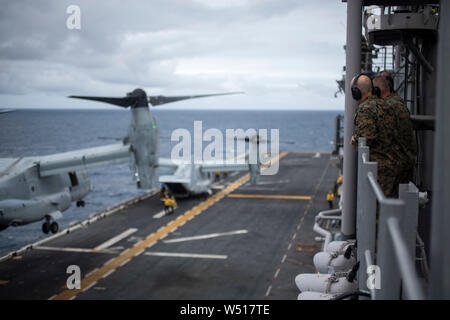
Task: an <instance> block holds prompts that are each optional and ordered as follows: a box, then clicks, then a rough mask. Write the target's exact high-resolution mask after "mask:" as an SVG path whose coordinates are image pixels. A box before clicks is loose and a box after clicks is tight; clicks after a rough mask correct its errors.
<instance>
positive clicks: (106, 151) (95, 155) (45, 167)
mask: <svg viewBox="0 0 450 320" xmlns="http://www.w3.org/2000/svg"><path fill="white" fill-rule="evenodd" d="M129 157H130V145H129V144H126V145H124V144H122V143H116V144H110V145H106V146H100V147H93V148H87V149H81V150H75V151H69V152H64V153H57V154H52V155H48V156H42V157H38V158H37V161H36V162H37V163H38V164H39V174H40V176H42V177H46V176H50V175H53V174H57V173H64V172H70V171H76V170H80V169H89V168H95V167H101V166H106V165H111V164H118V163H124V162H127V161H128V160H129Z"/></svg>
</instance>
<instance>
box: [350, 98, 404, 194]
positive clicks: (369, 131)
mask: <svg viewBox="0 0 450 320" xmlns="http://www.w3.org/2000/svg"><path fill="white" fill-rule="evenodd" d="M398 136H399V134H398V129H397V116H396V113H395V111H394V109H393V107H392V106H391V105H389V104H386V103H384V101H383V100H381V99H380V98H378V97H376V96H370V97H368V98H367V99H366V100H365V101H364V102H362V103H361V104H360V105H359V106H358V109H357V111H356V114H355V138H357V139H358V138H360V137H365V138H366V143H367V146H368V147H369V148H370V161H376V162H377V163H378V183H379V184H380V186H381V189H382V190H383V192H384V194H385V195H386V196H387V197H395V196H397V193H398V177H399V175H400V174H401V168H402V165H403V158H404V156H403V154H402V147H401V145H400V143H399V140H398Z"/></svg>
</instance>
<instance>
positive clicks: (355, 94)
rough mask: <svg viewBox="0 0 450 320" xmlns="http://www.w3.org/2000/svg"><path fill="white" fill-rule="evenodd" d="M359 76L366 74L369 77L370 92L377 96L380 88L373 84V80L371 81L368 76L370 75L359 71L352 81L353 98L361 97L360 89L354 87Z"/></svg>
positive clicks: (379, 93) (379, 94)
mask: <svg viewBox="0 0 450 320" xmlns="http://www.w3.org/2000/svg"><path fill="white" fill-rule="evenodd" d="M361 76H367V77H368V78H369V79H370V84H371V85H372V94H373V95H376V96H377V97H380V96H381V89H380V88H378V87H374V86H373V81H372V78H371V77H370V75H368V74H367V73H359V74H358V75H357V76H356V78H355V81H353V86H352V87H351V90H352V97H353V99H355V100H360V99H361V97H362V93H361V90H359V88H357V87H356V84H357V83H358V79H359V77H361Z"/></svg>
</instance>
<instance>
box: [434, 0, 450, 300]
mask: <svg viewBox="0 0 450 320" xmlns="http://www.w3.org/2000/svg"><path fill="white" fill-rule="evenodd" d="M440 10H441V12H440V22H439V29H440V30H439V46H438V60H437V65H438V67H437V68H436V71H437V81H436V82H437V92H436V131H435V140H434V141H435V142H434V170H433V199H432V200H433V211H432V216H431V220H432V225H431V228H432V230H431V254H430V256H431V261H430V266H431V274H430V287H429V289H430V291H429V294H430V298H431V299H450V271H449V270H450V269H449V266H450V231H449V230H450V214H449V213H450V197H449V193H450V170H449V168H448V165H449V163H450V126H449V125H448V124H449V123H450V108H449V104H450V88H449V84H450V63H449V61H450V3H448V1H441V7H440Z"/></svg>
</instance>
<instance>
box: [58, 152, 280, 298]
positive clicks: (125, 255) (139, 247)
mask: <svg viewBox="0 0 450 320" xmlns="http://www.w3.org/2000/svg"><path fill="white" fill-rule="evenodd" d="M287 154H288V153H287V152H281V153H280V154H279V155H278V156H277V157H274V159H272V160H270V162H272V161H279V160H280V159H281V158H283V157H284V156H286V155H287ZM249 179H250V174H249V173H247V174H246V175H245V176H243V177H242V178H240V179H238V180H236V181H235V182H233V183H232V184H231V185H229V186H228V187H226V188H225V189H223V190H222V191H220V192H219V193H216V194H215V195H213V196H211V197H210V198H208V199H207V200H205V201H203V202H201V203H200V204H198V205H197V206H195V207H194V208H192V209H191V210H188V211H187V212H185V213H184V214H183V215H182V216H179V217H178V218H177V219H175V220H173V221H171V222H169V223H168V224H167V225H166V226H165V227H163V228H161V229H159V230H158V231H156V232H154V233H152V234H151V235H149V236H148V237H147V238H145V239H144V240H142V241H140V242H138V243H136V244H135V245H134V246H133V247H132V248H131V249H128V250H125V251H124V252H122V253H121V254H120V255H119V256H118V257H116V258H113V259H111V260H110V261H108V263H105V264H104V265H103V266H102V267H100V268H99V269H98V270H97V271H95V272H93V273H92V274H91V275H89V276H86V277H85V278H84V279H83V280H81V288H84V289H71V290H69V289H68V290H64V291H63V292H61V293H60V294H58V295H56V296H55V297H53V299H52V300H69V299H73V298H74V297H75V296H77V295H78V294H79V293H80V292H82V290H87V289H88V288H90V286H92V285H93V283H96V282H97V281H98V280H100V279H102V278H103V276H104V275H105V274H107V273H108V272H111V270H115V269H117V268H118V267H120V265H121V264H122V263H124V262H125V261H126V260H128V259H131V258H133V257H135V256H136V255H138V254H139V253H141V252H142V251H143V250H145V249H146V248H148V247H149V246H152V245H154V244H155V243H156V241H158V240H159V239H161V237H163V236H164V235H167V234H168V233H170V232H172V231H174V230H175V229H177V228H178V227H179V226H180V224H182V223H183V222H186V221H187V220H189V218H191V217H194V216H196V215H198V214H199V213H200V212H202V211H203V210H204V209H206V208H207V207H209V206H210V205H212V204H214V203H216V202H217V201H219V200H220V199H222V198H224V197H225V196H226V195H227V194H229V193H231V192H232V191H233V190H235V189H236V188H238V187H239V186H241V185H242V184H244V183H245V182H247V181H248V180H249Z"/></svg>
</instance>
